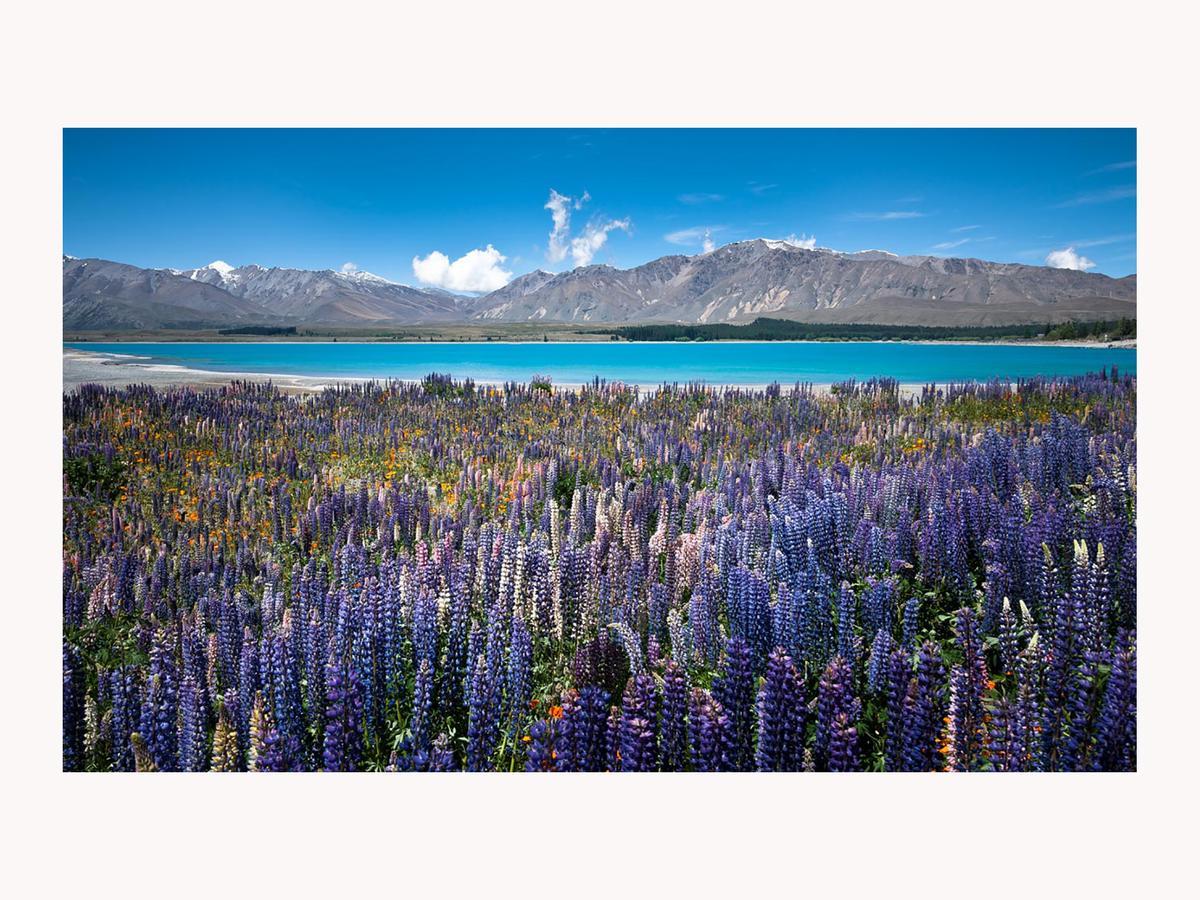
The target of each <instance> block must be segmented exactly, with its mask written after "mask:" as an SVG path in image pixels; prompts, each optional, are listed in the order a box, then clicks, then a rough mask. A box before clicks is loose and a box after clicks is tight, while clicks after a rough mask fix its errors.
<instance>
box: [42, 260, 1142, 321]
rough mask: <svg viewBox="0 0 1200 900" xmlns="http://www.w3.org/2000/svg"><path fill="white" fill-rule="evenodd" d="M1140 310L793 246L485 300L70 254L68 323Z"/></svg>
mask: <svg viewBox="0 0 1200 900" xmlns="http://www.w3.org/2000/svg"><path fill="white" fill-rule="evenodd" d="M1136 314H1137V276H1135V275H1130V276H1128V277H1126V278H1119V279H1114V278H1110V277H1108V276H1107V275H1098V274H1089V273H1086V272H1077V271H1073V270H1069V269H1053V268H1049V267H1045V266H1027V265H1020V264H1017V263H996V262H987V261H985V260H980V259H946V258H941V257H935V256H903V257H902V256H895V255H893V254H891V253H887V252H886V251H880V250H868V251H864V252H861V253H839V252H836V251H832V250H820V249H817V250H810V249H805V248H801V247H797V246H795V245H793V244H789V243H786V242H784V241H768V240H753V241H742V242H738V243H734V244H727V245H725V246H724V247H719V248H717V249H716V250H714V251H712V252H709V253H703V254H699V255H697V256H664V257H662V258H660V259H656V260H652V261H651V262H648V263H645V264H644V265H641V266H636V267H634V268H631V269H615V268H613V267H611V266H583V267H580V268H577V269H573V270H571V271H567V272H562V273H560V274H557V275H555V274H552V273H550V272H544V271H540V270H538V271H534V272H530V273H528V274H526V275H522V276H520V277H518V278H516V279H514V280H513V281H512V282H510V283H509V284H508V285H506V286H505V287H503V288H500V289H499V290H497V291H494V292H492V293H490V294H487V295H485V296H482V297H462V296H458V295H454V294H450V293H447V292H444V291H438V290H427V289H421V288H413V287H409V286H407V285H402V284H396V283H394V282H390V281H388V280H386V279H384V278H380V277H379V276H377V275H372V274H370V273H369V272H334V271H331V270H322V271H308V270H303V269H283V268H270V269H268V268H263V267H261V266H256V265H249V266H242V267H239V268H234V267H232V266H229V265H227V264H225V263H222V262H220V261H217V262H214V263H210V264H209V265H207V266H203V267H201V268H198V269H187V270H168V269H139V268H137V267H135V266H128V265H124V264H122V263H114V262H108V261H106V260H98V259H85V260H80V259H72V258H71V257H64V259H63V325H64V327H65V328H69V329H76V330H84V329H158V328H207V327H226V326H230V325H238V324H272V325H341V326H372V325H381V326H382V325H402V324H415V323H434V322H439V323H448V322H458V321H470V320H477V321H480V322H539V321H545V322H576V323H580V324H584V323H588V324H602V323H618V322H619V323H626V322H672V323H679V322H682V323H689V324H691V323H715V322H732V323H740V322H749V321H752V320H753V319H755V318H758V317H759V316H771V317H775V318H785V319H795V320H800V321H814V322H861V323H871V324H897V325H1012V324H1024V323H1044V322H1060V321H1066V320H1070V319H1110V318H1119V317H1122V316H1129V317H1135V316H1136Z"/></svg>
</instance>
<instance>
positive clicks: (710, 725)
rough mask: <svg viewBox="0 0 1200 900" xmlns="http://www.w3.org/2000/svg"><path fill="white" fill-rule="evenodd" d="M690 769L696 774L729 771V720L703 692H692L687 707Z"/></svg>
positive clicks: (698, 689) (699, 689)
mask: <svg viewBox="0 0 1200 900" xmlns="http://www.w3.org/2000/svg"><path fill="white" fill-rule="evenodd" d="M688 730H689V732H690V734H691V743H692V768H693V769H695V770H696V771H697V772H726V771H729V762H728V760H729V751H731V750H732V746H731V744H730V741H729V719H728V717H727V716H726V715H725V710H724V709H722V708H721V704H720V703H719V702H717V701H716V700H714V699H713V697H712V695H711V694H710V693H709V692H708V691H706V690H703V689H702V688H694V689H693V690H692V697H691V702H690V704H689V706H688Z"/></svg>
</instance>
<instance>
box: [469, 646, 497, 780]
mask: <svg viewBox="0 0 1200 900" xmlns="http://www.w3.org/2000/svg"><path fill="white" fill-rule="evenodd" d="M467 702H468V706H469V708H470V715H469V718H468V723H467V769H468V770H469V771H471V772H485V771H487V770H488V769H490V768H491V765H492V755H493V754H494V753H495V751H496V741H497V739H498V737H499V723H498V721H497V711H496V708H495V695H494V691H493V690H492V686H491V683H490V679H489V677H488V664H487V656H486V655H485V654H483V653H480V654H479V655H478V656H476V657H475V665H474V667H473V669H472V671H471V684H470V690H469V692H468V698H467Z"/></svg>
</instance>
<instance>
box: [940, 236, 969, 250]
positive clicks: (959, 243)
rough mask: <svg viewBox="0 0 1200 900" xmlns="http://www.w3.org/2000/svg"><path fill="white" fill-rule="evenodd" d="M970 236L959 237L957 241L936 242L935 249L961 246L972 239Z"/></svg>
mask: <svg viewBox="0 0 1200 900" xmlns="http://www.w3.org/2000/svg"><path fill="white" fill-rule="evenodd" d="M970 240H971V239H970V238H959V239H958V240H957V241H942V242H941V243H940V244H934V245H933V249H934V250H953V249H954V248H955V247H961V246H962V245H963V244H966V243H968V242H969V241H970Z"/></svg>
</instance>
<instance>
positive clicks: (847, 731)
mask: <svg viewBox="0 0 1200 900" xmlns="http://www.w3.org/2000/svg"><path fill="white" fill-rule="evenodd" d="M859 768H860V766H859V758H858V729H857V727H856V726H855V725H854V724H853V720H852V719H851V718H850V716H849V714H848V713H845V712H839V713H838V714H837V715H836V716H835V717H834V720H833V724H832V726H831V728H830V733H829V771H830V772H857V771H858V770H859Z"/></svg>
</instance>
